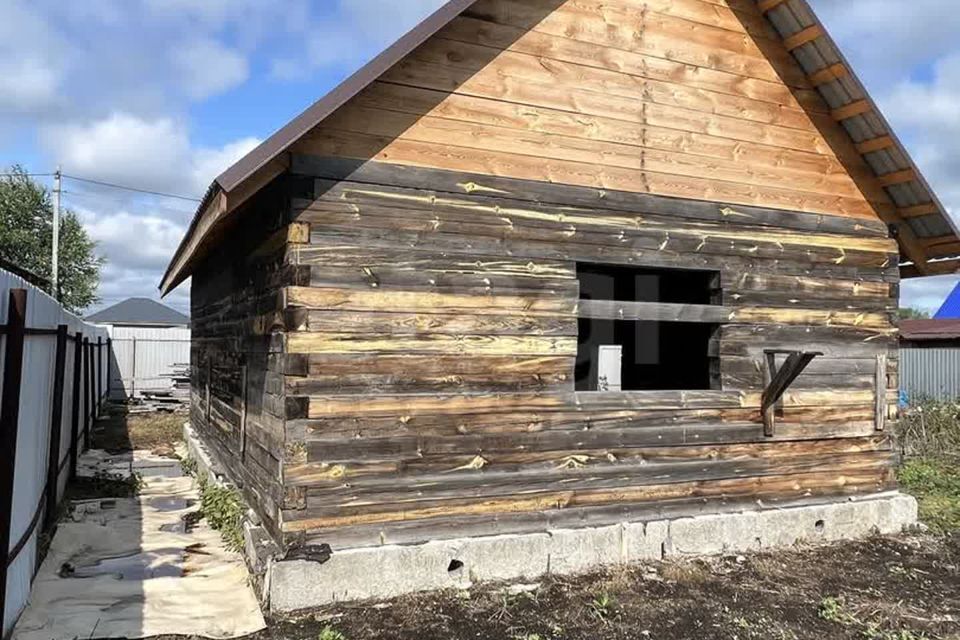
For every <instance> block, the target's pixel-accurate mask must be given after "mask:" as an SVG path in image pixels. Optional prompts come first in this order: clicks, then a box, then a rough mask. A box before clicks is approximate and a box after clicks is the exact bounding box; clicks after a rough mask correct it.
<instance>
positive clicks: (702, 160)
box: [292, 0, 892, 219]
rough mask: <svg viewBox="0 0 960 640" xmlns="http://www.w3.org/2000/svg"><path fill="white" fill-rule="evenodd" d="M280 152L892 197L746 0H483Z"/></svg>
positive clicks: (879, 200) (563, 179)
mask: <svg viewBox="0 0 960 640" xmlns="http://www.w3.org/2000/svg"><path fill="white" fill-rule="evenodd" d="M292 151H293V152H294V153H307V154H316V155H336V156H346V157H353V158H360V159H375V160H380V161H385V162H389V163H396V164H405V165H412V166H420V167H428V168H439V169H450V170H458V171H465V172H471V173H479V174H487V175H494V176H503V177H513V178H522V179H531V180H541V181H547V182H555V183H565V184H571V185H577V186H590V187H597V188H607V189H618V190H624V191H634V192H641V193H651V194H656V195H665V196H676V197H686V198H694V199H702V200H710V201H722V202H729V203H733V204H745V205H747V204H749V205H757V206H766V207H772V208H781V209H789V210H795V211H805V212H812V213H823V214H831V215H841V216H848V217H859V218H866V219H876V218H877V216H878V212H884V211H886V212H889V211H890V210H891V209H892V203H891V202H890V200H889V198H888V196H887V194H886V193H885V192H884V191H883V189H882V188H881V187H880V185H879V184H878V183H877V182H876V179H875V178H874V176H873V174H872V172H871V171H870V169H869V167H867V166H866V164H865V163H864V161H863V159H862V158H861V157H860V155H859V154H858V153H857V150H856V148H855V147H854V145H853V143H852V142H851V141H850V140H849V139H848V138H847V137H846V136H845V135H844V134H843V132H842V130H841V129H840V125H839V124H838V123H837V122H836V121H835V120H834V119H833V118H832V116H831V111H830V109H829V108H828V106H827V105H826V104H825V103H824V102H823V101H822V99H821V98H820V96H819V95H818V94H817V93H816V91H815V89H814V87H813V85H812V84H811V82H810V80H809V79H808V78H807V77H806V74H805V73H804V72H803V70H802V69H801V68H800V66H799V65H798V64H797V63H796V61H795V60H793V58H792V57H791V56H790V54H789V52H788V51H787V49H786V48H785V47H784V45H783V43H782V42H781V41H780V38H779V37H778V35H777V34H776V32H775V31H773V29H772V28H771V27H770V25H769V24H767V22H766V21H765V20H764V18H763V15H762V13H761V12H760V11H759V10H758V9H757V8H756V7H755V6H754V5H753V3H750V2H743V1H732V0H730V1H727V0H710V1H708V0H670V1H667V0H609V1H605V2H600V1H599V0H532V1H531V0H480V1H479V2H477V3H475V4H474V5H473V6H472V7H470V8H469V9H468V10H467V11H466V12H465V13H464V14H463V15H461V16H460V17H458V18H456V19H454V20H453V21H452V22H451V23H450V24H448V25H447V26H446V27H444V28H443V29H441V30H440V31H439V32H438V33H437V34H435V35H434V36H432V37H431V38H430V39H428V40H427V42H425V43H424V44H423V45H421V46H420V47H418V48H417V49H415V50H414V51H413V52H412V53H410V54H409V55H407V56H406V57H405V58H404V59H402V60H401V61H400V62H399V63H398V64H396V65H395V66H394V67H393V68H392V69H391V70H389V71H388V72H387V73H386V74H384V75H383V76H381V78H380V79H379V80H378V81H376V82H374V83H373V84H372V85H370V86H369V87H368V88H367V89H366V90H364V91H363V92H361V93H360V94H359V95H358V96H357V97H355V98H354V99H352V100H351V101H350V102H348V103H347V104H346V105H344V106H343V107H341V108H340V109H339V110H338V111H337V112H335V113H334V114H333V115H332V116H331V117H330V118H328V119H327V120H326V121H325V122H323V123H321V124H320V125H319V126H318V127H316V128H315V129H314V130H313V131H312V132H311V133H310V134H309V135H308V136H307V137H306V138H305V139H303V140H301V141H300V142H299V143H298V144H297V145H295V146H294V148H293V149H292Z"/></svg>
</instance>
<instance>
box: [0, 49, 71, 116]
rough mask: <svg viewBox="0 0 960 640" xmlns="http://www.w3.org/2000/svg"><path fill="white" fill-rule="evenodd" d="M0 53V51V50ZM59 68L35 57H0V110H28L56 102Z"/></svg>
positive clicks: (43, 107) (42, 107)
mask: <svg viewBox="0 0 960 640" xmlns="http://www.w3.org/2000/svg"><path fill="white" fill-rule="evenodd" d="M0 55H2V53H0ZM59 84H60V72H59V71H58V70H57V69H55V68H54V67H52V66H50V65H49V64H48V63H47V62H46V61H44V60H38V59H36V58H23V57H21V58H12V57H6V56H4V57H2V58H0V113H2V112H4V111H6V112H20V113H29V112H32V111H36V110H38V109H46V108H49V107H50V106H52V105H53V104H54V103H55V102H57V88H58V86H59Z"/></svg>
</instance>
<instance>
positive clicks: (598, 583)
mask: <svg viewBox="0 0 960 640" xmlns="http://www.w3.org/2000/svg"><path fill="white" fill-rule="evenodd" d="M185 418H186V417H185V415H183V414H146V415H127V414H126V413H125V412H124V411H123V410H118V408H116V407H114V408H113V411H112V413H111V415H110V416H109V417H108V418H106V419H104V420H101V421H99V422H98V423H97V426H96V428H95V430H94V434H93V438H94V442H93V444H94V446H96V447H100V448H105V449H110V450H124V449H130V448H137V449H148V450H151V451H154V452H156V453H161V454H166V455H172V452H173V445H174V444H175V443H176V442H177V441H178V440H179V438H180V433H181V432H180V429H181V425H182V424H183V422H184V420H185ZM922 477H923V478H927V477H928V476H927V475H923V476H922ZM904 479H906V478H904ZM907 484H909V483H907ZM928 484H929V482H928ZM918 493H922V492H918ZM921 497H923V496H921ZM467 638H471V639H476V638H481V639H488V638H490V639H504V640H579V639H584V640H588V639H589V640H607V639H609V640H614V639H631V640H635V639H640V640H643V639H644V638H653V639H664V640H672V639H678V640H679V639H688V638H724V639H729V640H750V639H757V640H760V639H763V640H767V639H771V640H781V639H783V640H788V639H805V638H823V639H834V638H835V639H845V640H847V639H849V640H852V639H854V638H856V639H867V640H920V639H924V638H927V639H931V640H932V639H944V640H951V639H952V640H960V533H957V532H953V533H950V532H946V533H943V532H930V533H915V534H911V535H903V536H897V537H876V538H872V539H869V540H863V541H859V542H853V543H842V544H835V545H830V546H812V547H806V548H801V549H792V550H778V551H773V552H766V553H758V554H750V555H745V556H733V557H725V558H710V559H697V560H689V561H677V562H667V563H647V564H644V565H640V566H634V567H629V568H620V569H616V570H613V571H608V572H601V573H596V574H591V575H586V576H578V577H573V578H561V577H553V578H548V579H544V580H542V581H540V582H538V583H536V584H531V585H513V586H504V585H486V586H483V587H478V588H475V589H472V590H470V591H450V592H442V593H434V594H426V595H420V596H409V597H405V598H400V599H397V600H394V601H391V602H389V603H379V604H362V605H350V606H340V607H333V608H326V609H323V610H319V611H316V612H312V613H310V614H309V615H304V616H299V617H295V618H278V619H274V620H272V621H270V624H269V627H268V629H266V630H265V631H263V632H261V633H259V634H256V635H255V636H252V637H251V638H250V639H249V640H280V639H283V640H298V639H303V640H306V639H309V640H368V639H369V640H372V639H384V640H394V639H396V640H401V639H402V640H411V639H414V640H441V639H442V640H460V639H464V640H466V639H467ZM156 640H168V639H156Z"/></svg>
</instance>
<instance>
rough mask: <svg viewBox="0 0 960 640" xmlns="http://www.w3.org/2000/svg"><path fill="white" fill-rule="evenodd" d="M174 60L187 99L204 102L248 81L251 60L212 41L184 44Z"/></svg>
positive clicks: (207, 39) (196, 41)
mask: <svg viewBox="0 0 960 640" xmlns="http://www.w3.org/2000/svg"><path fill="white" fill-rule="evenodd" d="M171 59H172V61H173V64H174V66H175V67H176V69H177V70H178V71H179V73H180V76H181V83H182V85H183V87H184V90H185V91H186V93H187V95H188V96H189V97H190V98H192V99H194V100H203V99H205V98H208V97H210V96H213V95H217V94H219V93H223V92H224V91H226V90H228V89H232V88H233V87H236V86H238V85H240V84H243V83H244V82H246V80H247V75H248V73H249V71H248V68H247V58H246V57H245V56H244V55H243V54H241V53H240V52H239V51H237V50H236V49H232V48H230V47H227V46H225V45H224V44H222V43H220V42H218V41H216V40H212V39H209V38H203V39H198V40H194V41H191V42H185V43H181V44H179V45H178V46H176V47H174V48H173V50H172V52H171Z"/></svg>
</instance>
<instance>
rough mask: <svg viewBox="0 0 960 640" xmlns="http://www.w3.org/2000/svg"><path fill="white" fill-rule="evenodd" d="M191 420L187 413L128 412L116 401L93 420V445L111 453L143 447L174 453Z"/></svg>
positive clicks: (160, 453) (155, 451) (94, 447)
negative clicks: (184, 426)
mask: <svg viewBox="0 0 960 640" xmlns="http://www.w3.org/2000/svg"><path fill="white" fill-rule="evenodd" d="M188 419H189V418H188V415H187V413H186V412H176V413H174V412H171V413H129V412H128V410H127V408H126V407H124V406H123V405H119V404H113V405H110V406H109V407H108V408H107V410H106V411H105V412H104V415H103V416H102V417H101V418H99V419H98V420H97V421H96V423H94V425H93V430H92V433H91V448H93V449H105V450H107V451H110V452H117V451H129V450H132V449H144V450H147V451H152V452H153V453H156V454H158V455H167V456H172V455H173V448H174V446H175V445H176V443H177V442H179V441H180V440H181V439H182V437H183V423H184V422H186V421H187V420H188Z"/></svg>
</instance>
